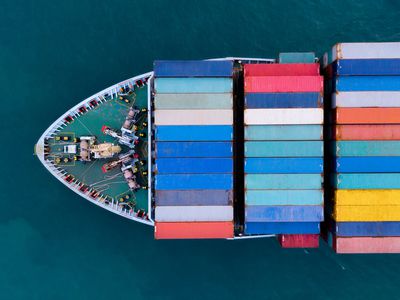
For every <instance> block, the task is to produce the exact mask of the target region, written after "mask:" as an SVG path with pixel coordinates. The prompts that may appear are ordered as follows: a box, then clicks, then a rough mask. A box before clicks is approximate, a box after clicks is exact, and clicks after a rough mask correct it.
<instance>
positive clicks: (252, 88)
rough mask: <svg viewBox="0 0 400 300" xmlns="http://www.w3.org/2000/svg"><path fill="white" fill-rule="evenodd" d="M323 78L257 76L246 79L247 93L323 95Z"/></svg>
mask: <svg viewBox="0 0 400 300" xmlns="http://www.w3.org/2000/svg"><path fill="white" fill-rule="evenodd" d="M322 90H323V79H322V77H321V76H256V77H252V76H249V77H245V79H244V91H245V92H246V93H296V92H299V93H301V92H318V93H322Z"/></svg>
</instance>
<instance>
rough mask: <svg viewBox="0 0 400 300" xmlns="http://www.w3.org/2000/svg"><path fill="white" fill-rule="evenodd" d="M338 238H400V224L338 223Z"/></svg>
mask: <svg viewBox="0 0 400 300" xmlns="http://www.w3.org/2000/svg"><path fill="white" fill-rule="evenodd" d="M335 231H336V235H337V236H345V237H351V236H400V222H338V223H336V226H335Z"/></svg>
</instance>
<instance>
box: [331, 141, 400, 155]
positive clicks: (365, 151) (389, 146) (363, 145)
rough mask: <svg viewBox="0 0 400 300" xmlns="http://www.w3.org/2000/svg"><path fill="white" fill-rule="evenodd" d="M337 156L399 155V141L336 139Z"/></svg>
mask: <svg viewBox="0 0 400 300" xmlns="http://www.w3.org/2000/svg"><path fill="white" fill-rule="evenodd" d="M334 145H335V153H336V155H337V156H400V141H338V142H335V143H334Z"/></svg>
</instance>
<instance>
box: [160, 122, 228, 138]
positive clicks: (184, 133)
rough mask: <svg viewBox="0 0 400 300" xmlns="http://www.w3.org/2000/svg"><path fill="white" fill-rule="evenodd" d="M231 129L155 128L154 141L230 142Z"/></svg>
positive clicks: (226, 127)
mask: <svg viewBox="0 0 400 300" xmlns="http://www.w3.org/2000/svg"><path fill="white" fill-rule="evenodd" d="M232 139H233V127H232V126H228V125H208V126H203V125H201V126H196V125H185V126H177V125H165V126H156V130H155V140H156V141H231V140H232Z"/></svg>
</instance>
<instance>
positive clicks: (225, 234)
mask: <svg viewBox="0 0 400 300" xmlns="http://www.w3.org/2000/svg"><path fill="white" fill-rule="evenodd" d="M233 232H234V229H233V223H232V222H183V223H178V222H168V223H164V222H156V223H155V226H154V237H155V239H156V240H161V239H228V238H233Z"/></svg>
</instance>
